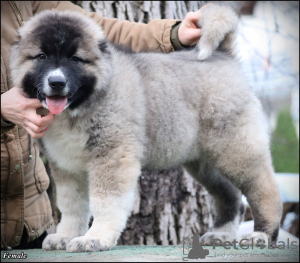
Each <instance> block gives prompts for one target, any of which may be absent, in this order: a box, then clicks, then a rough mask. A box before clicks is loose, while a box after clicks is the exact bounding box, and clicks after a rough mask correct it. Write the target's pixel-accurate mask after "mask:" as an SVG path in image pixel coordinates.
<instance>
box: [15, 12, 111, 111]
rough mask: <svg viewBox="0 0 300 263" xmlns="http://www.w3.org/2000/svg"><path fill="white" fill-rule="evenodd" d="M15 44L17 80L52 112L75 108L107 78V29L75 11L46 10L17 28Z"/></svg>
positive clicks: (25, 90) (86, 99)
mask: <svg viewBox="0 0 300 263" xmlns="http://www.w3.org/2000/svg"><path fill="white" fill-rule="evenodd" d="M19 37H20V39H19V41H18V42H17V43H16V44H14V45H13V47H12V49H11V61H10V68H11V75H12V80H13V84H14V85H15V86H17V87H19V88H22V89H23V91H24V92H25V94H26V95H27V96H28V97H30V98H38V99H39V100H40V101H41V102H42V104H43V106H44V107H45V108H48V109H49V110H50V112H52V113H53V114H59V113H61V112H62V111H63V110H64V109H66V108H68V107H69V108H70V109H71V110H72V109H75V108H77V107H78V106H79V105H80V104H82V103H83V102H86V101H88V100H89V99H91V97H92V94H94V93H95V90H100V89H105V86H106V85H105V84H106V82H107V81H108V80H107V79H108V76H107V75H108V74H109V65H108V64H107V61H108V59H107V57H108V56H109V50H108V47H107V45H106V40H105V37H104V34H103V31H102V29H101V27H100V26H98V25H97V24H96V23H95V22H94V21H93V20H92V19H90V18H87V17H85V16H83V15H81V14H79V13H75V12H57V11H44V12H42V13H40V14H38V15H36V16H34V17H33V18H31V19H30V20H29V21H28V22H26V23H25V25H24V26H23V27H21V28H20V30H19Z"/></svg>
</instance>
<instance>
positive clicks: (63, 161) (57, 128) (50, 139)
mask: <svg viewBox="0 0 300 263" xmlns="http://www.w3.org/2000/svg"><path fill="white" fill-rule="evenodd" d="M86 141H87V135H86V133H85V132H84V131H83V130H80V129H78V128H70V126H69V124H68V121H67V120H66V119H64V118H61V117H60V116H56V118H55V121H54V122H53V123H52V124H51V125H50V126H49V128H48V130H47V133H46V135H45V136H44V138H43V143H44V145H45V148H46V151H47V153H48V156H49V157H50V159H51V160H53V161H55V163H56V164H57V166H58V167H59V168H61V169H63V170H67V171H69V172H71V173H81V172H82V171H86V162H87V153H86V150H85V144H86Z"/></svg>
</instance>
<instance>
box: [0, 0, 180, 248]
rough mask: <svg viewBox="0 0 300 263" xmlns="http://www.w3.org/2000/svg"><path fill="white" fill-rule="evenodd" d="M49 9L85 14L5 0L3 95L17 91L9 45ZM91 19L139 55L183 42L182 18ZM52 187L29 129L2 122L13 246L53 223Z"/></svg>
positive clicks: (4, 221)
mask: <svg viewBox="0 0 300 263" xmlns="http://www.w3.org/2000/svg"><path fill="white" fill-rule="evenodd" d="M45 9H56V10H74V11H78V12H81V13H85V12H84V11H83V10H82V9H81V8H80V7H78V6H75V5H73V4H72V3H71V2H54V1H53V2H51V1H50V2H49V1H40V2H33V1H19V2H17V1H16V2H13V1H1V94H2V93H3V92H6V91H8V90H9V89H10V88H12V82H11V80H10V71H9V58H10V47H11V45H12V44H13V43H14V42H15V41H17V40H18V32H17V30H18V28H19V27H20V26H21V25H22V23H23V22H26V21H27V20H28V19H29V18H30V17H31V16H33V15H34V14H36V13H38V12H41V11H42V10H45ZM86 15H87V16H89V17H91V18H93V19H94V20H95V21H97V23H98V24H99V25H101V26H102V27H103V29H104V32H105V34H106V36H107V39H108V40H109V41H112V42H114V43H116V44H122V45H126V46H129V47H131V48H132V49H133V50H135V51H148V50H154V51H160V52H170V51H173V50H174V48H173V45H172V43H173V44H174V45H175V44H176V43H177V45H178V43H179V42H178V40H177V33H176V29H178V26H174V25H177V24H178V23H179V21H177V20H168V19H165V20H153V21H151V22H150V23H149V24H147V25H146V24H141V23H132V22H128V21H119V20H118V19H111V18H103V17H100V16H99V15H97V14H96V13H89V14H86ZM172 27H173V30H172ZM171 32H172V43H171V40H170V39H171ZM179 48H181V47H180V45H179V46H178V49H179ZM48 185H49V178H48V176H47V173H46V170H45V167H44V165H43V162H42V160H41V159H40V157H39V149H38V147H37V145H36V144H35V142H33V140H31V139H30V137H29V135H28V133H27V132H26V130H25V129H23V128H22V127H20V126H17V125H14V124H12V123H7V122H4V121H2V119H1V236H2V241H4V242H5V243H6V244H7V245H8V246H11V247H15V246H18V245H19V243H20V240H21V236H22V231H23V228H24V226H25V228H26V230H27V232H28V236H29V240H28V241H32V240H34V239H35V238H37V237H38V236H40V235H41V234H42V233H43V232H44V231H45V230H46V229H47V228H48V227H49V226H50V225H51V224H52V222H53V220H52V213H51V205H50V201H49V198H48V195H47V192H46V189H47V188H48ZM2 241H1V248H2V247H3V246H4V243H3V242H2Z"/></svg>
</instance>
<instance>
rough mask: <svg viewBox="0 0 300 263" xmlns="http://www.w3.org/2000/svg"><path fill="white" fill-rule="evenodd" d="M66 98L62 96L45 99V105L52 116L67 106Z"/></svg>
mask: <svg viewBox="0 0 300 263" xmlns="http://www.w3.org/2000/svg"><path fill="white" fill-rule="evenodd" d="M67 101H68V98H67V97H62V96H51V97H46V104H47V106H48V108H49V111H50V112H51V113H52V114H59V113H61V112H62V111H63V110H64V107H65V106H66V105H67Z"/></svg>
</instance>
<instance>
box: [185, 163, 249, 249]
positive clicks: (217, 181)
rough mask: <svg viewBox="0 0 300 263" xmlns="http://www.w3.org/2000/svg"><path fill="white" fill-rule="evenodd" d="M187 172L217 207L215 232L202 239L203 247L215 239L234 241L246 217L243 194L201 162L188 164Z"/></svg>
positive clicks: (186, 165)
mask: <svg viewBox="0 0 300 263" xmlns="http://www.w3.org/2000/svg"><path fill="white" fill-rule="evenodd" d="M184 167H185V168H186V170H187V171H188V172H189V173H190V174H191V175H192V176H193V177H194V178H195V179H196V180H197V181H198V182H199V183H200V184H202V185H203V186H204V187H205V188H206V190H207V191H208V192H209V193H210V194H211V195H212V196H213V198H214V200H215V206H216V212H217V215H216V219H215V223H214V229H213V232H207V233H206V234H204V235H203V236H202V237H201V238H200V242H201V243H202V245H210V244H212V240H213V239H220V240H222V241H223V242H224V241H232V240H233V239H236V237H237V231H238V228H239V224H240V222H241V221H242V220H243V216H244V211H245V208H244V204H243V203H242V199H241V192H240V191H239V190H238V189H237V188H236V187H235V186H234V185H233V184H232V183H231V182H230V181H228V180H227V179H226V178H225V177H223V176H222V175H221V174H220V173H219V172H218V171H217V170H216V169H214V168H213V167H210V166H209V165H201V166H200V162H199V161H194V162H190V163H186V164H185V165H184Z"/></svg>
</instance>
